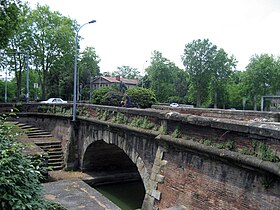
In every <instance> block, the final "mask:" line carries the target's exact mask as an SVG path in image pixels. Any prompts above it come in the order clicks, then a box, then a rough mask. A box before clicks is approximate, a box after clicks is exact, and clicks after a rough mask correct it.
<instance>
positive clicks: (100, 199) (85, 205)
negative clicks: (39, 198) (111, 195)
mask: <svg viewBox="0 0 280 210" xmlns="http://www.w3.org/2000/svg"><path fill="white" fill-rule="evenodd" d="M42 185H43V193H44V198H45V199H46V200H49V201H52V202H55V203H59V204H61V205H62V206H64V207H65V208H67V209H68V210H78V209H83V210H101V209H106V210H118V209H120V208H119V207H118V206H117V205H115V204H114V203H113V202H111V201H110V200H109V199H107V198H106V197H105V196H103V195H102V194H101V193H99V192H98V191H96V190H95V189H94V188H91V187H90V186H89V185H88V184H86V183H85V182H84V181H82V180H80V179H67V180H58V181H55V182H48V183H44V184H42Z"/></svg>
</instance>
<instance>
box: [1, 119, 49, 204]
mask: <svg viewBox="0 0 280 210" xmlns="http://www.w3.org/2000/svg"><path fill="white" fill-rule="evenodd" d="M11 130H12V129H11V126H7V125H6V124H5V123H2V124H1V125H0V151H1V154H0V174H1V176H0V200H1V204H0V209H42V208H44V205H45V203H44V201H43V199H42V197H41V186H40V181H39V178H40V176H41V174H40V172H39V171H38V170H37V169H36V168H35V167H34V165H33V163H32V161H31V158H29V157H27V156H24V155H23V145H21V144H20V143H17V142H16V141H15V135H12V134H13V132H12V131H11Z"/></svg>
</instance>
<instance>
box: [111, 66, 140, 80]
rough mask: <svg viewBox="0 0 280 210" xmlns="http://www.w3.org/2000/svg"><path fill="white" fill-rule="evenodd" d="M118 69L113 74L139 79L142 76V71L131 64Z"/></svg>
mask: <svg viewBox="0 0 280 210" xmlns="http://www.w3.org/2000/svg"><path fill="white" fill-rule="evenodd" d="M117 69H118V70H117V71H114V72H113V75H116V76H121V77H123V78H126V79H138V78H139V77H140V72H139V71H138V69H137V68H132V67H130V66H122V67H118V68H117Z"/></svg>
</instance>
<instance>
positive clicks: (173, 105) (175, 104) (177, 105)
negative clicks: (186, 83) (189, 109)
mask: <svg viewBox="0 0 280 210" xmlns="http://www.w3.org/2000/svg"><path fill="white" fill-rule="evenodd" d="M170 107H179V104H177V103H171V104H170Z"/></svg>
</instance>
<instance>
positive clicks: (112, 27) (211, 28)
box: [28, 0, 280, 73]
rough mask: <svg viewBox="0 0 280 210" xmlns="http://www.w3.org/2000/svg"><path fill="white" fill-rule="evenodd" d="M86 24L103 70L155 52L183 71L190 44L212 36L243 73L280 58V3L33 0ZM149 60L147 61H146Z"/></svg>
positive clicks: (138, 62)
mask: <svg viewBox="0 0 280 210" xmlns="http://www.w3.org/2000/svg"><path fill="white" fill-rule="evenodd" d="M28 2H29V3H30V5H31V6H32V8H34V7H33V5H36V3H37V2H39V4H40V5H45V4H46V5H49V6H50V8H51V10H52V11H59V12H60V13H61V14H62V15H64V16H67V17H70V18H71V19H75V20H77V22H78V23H79V24H80V25H82V24H84V23H86V22H89V21H91V20H96V21H97V22H96V23H94V24H90V25H86V26H84V27H83V28H82V29H81V30H80V32H79V35H80V36H82V37H83V38H84V39H83V40H82V41H81V42H80V44H81V47H82V49H84V48H85V47H86V46H88V47H94V48H95V49H96V52H97V54H98V56H99V57H100V59H101V62H100V68H101V72H105V71H110V72H112V71H114V70H117V67H120V66H123V65H125V66H130V67H133V68H137V69H138V70H139V71H140V72H141V73H143V69H144V68H146V67H147V66H148V65H149V62H150V58H151V52H152V51H154V50H157V51H160V52H161V53H162V54H163V56H164V57H165V58H167V59H169V60H170V61H172V62H174V63H175V64H176V65H177V66H178V67H180V68H183V64H182V61H181V55H182V54H183V51H184V47H185V45H186V44H187V43H189V42H192V41H193V40H196V39H206V38H208V39H209V40H210V41H211V42H212V43H213V44H215V45H217V46H218V47H219V48H223V49H224V50H225V51H226V52H227V53H228V54H229V55H234V56H235V57H236V59H237V60H238V65H237V69H238V70H242V69H244V68H245V66H246V65H247V64H248V62H249V59H250V57H251V56H252V55H254V54H261V53H268V54H273V55H275V56H279V55H280V27H279V25H280V0H28ZM146 61H147V62H146Z"/></svg>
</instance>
